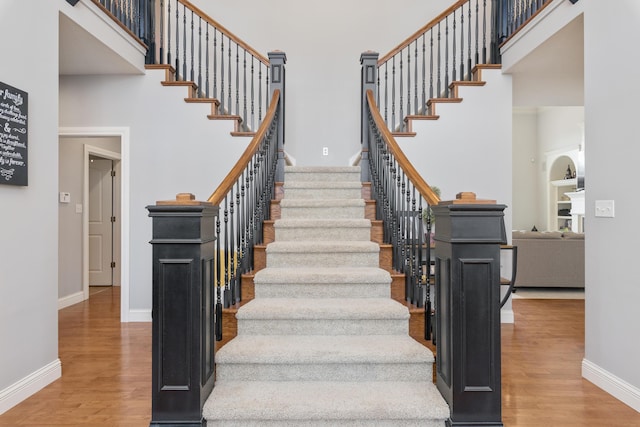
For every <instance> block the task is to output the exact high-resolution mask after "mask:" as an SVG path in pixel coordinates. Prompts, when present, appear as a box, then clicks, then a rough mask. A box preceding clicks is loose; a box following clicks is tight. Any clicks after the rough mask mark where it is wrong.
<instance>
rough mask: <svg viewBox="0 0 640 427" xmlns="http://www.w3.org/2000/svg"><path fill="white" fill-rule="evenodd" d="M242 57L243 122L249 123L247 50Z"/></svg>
mask: <svg viewBox="0 0 640 427" xmlns="http://www.w3.org/2000/svg"><path fill="white" fill-rule="evenodd" d="M243 52H244V53H243V59H242V123H245V125H246V123H247V51H246V50H243Z"/></svg>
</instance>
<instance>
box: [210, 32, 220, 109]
mask: <svg viewBox="0 0 640 427" xmlns="http://www.w3.org/2000/svg"><path fill="white" fill-rule="evenodd" d="M212 69H213V94H212V96H213V97H214V98H216V99H217V100H218V101H220V99H219V98H218V29H217V28H216V27H213V64H212ZM219 105H220V104H219V103H218V106H219Z"/></svg>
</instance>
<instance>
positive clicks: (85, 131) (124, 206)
mask: <svg viewBox="0 0 640 427" xmlns="http://www.w3.org/2000/svg"><path fill="white" fill-rule="evenodd" d="M58 134H59V136H67V137H92V136H116V137H120V167H121V172H122V176H121V179H120V199H121V202H120V217H121V218H122V221H121V223H120V224H121V229H120V233H121V236H122V238H121V239H120V260H121V264H120V266H121V269H120V286H121V288H120V289H121V292H120V321H121V322H123V323H125V322H128V321H129V267H130V265H129V263H130V260H129V237H130V235H129V223H130V215H129V194H130V186H131V178H130V176H131V175H130V172H131V171H130V160H129V152H130V147H131V141H130V131H129V128H128V127H61V128H59V129H58ZM92 149H93V150H95V152H96V153H100V152H106V150H102V149H100V148H97V147H92ZM107 153H108V152H107ZM85 155H86V154H85ZM85 201H87V203H88V197H85ZM88 212H89V208H88V207H86V206H85V208H84V210H83V224H84V222H85V218H84V216H85V215H88ZM86 221H87V224H88V217H87V219H86ZM84 234H86V233H85V232H84V230H83V235H84ZM83 239H84V238H83ZM83 245H84V247H88V246H87V245H86V243H83ZM84 256H85V254H84V250H83V257H84ZM83 265H88V259H87V260H83ZM84 270H85V268H84V267H83V278H82V281H83V289H86V290H85V292H86V293H85V298H88V297H89V294H88V292H89V288H88V286H86V288H85V286H84V284H85V283H86V284H88V282H89V278H88V271H87V277H86V278H85V276H84V273H85V271H84Z"/></svg>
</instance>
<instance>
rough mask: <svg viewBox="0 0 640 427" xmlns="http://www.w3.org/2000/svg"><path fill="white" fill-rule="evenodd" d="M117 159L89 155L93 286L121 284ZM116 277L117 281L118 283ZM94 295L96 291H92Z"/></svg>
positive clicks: (90, 276) (91, 273)
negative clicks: (116, 270)
mask: <svg viewBox="0 0 640 427" xmlns="http://www.w3.org/2000/svg"><path fill="white" fill-rule="evenodd" d="M115 164H116V161H115V160H113V159H108V158H104V157H101V156H97V155H95V154H90V155H89V177H88V178H89V179H88V187H89V225H88V230H89V231H88V232H89V236H88V242H89V247H88V250H89V265H88V268H89V286H90V287H104V286H113V285H114V284H119V275H117V274H115V268H116V266H117V265H118V264H119V262H118V261H119V260H117V258H118V257H117V256H116V255H117V254H116V248H117V247H118V245H117V242H116V240H117V237H119V232H118V230H116V227H115V226H116V222H117V216H116V212H117V202H118V200H116V199H117V194H116V191H115V190H116V188H117V187H118V185H117V183H116V171H115ZM116 277H117V278H118V279H117V282H118V283H115V282H116ZM89 294H90V295H89V296H91V294H92V292H91V291H90V292H89Z"/></svg>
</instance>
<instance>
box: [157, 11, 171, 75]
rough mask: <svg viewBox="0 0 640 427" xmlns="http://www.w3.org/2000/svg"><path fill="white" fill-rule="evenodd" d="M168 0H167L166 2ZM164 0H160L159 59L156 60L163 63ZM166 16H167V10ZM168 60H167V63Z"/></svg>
mask: <svg viewBox="0 0 640 427" xmlns="http://www.w3.org/2000/svg"><path fill="white" fill-rule="evenodd" d="M168 2H169V1H168V0H167V3H168ZM164 16H165V15H164V0H160V50H159V52H160V55H159V56H160V59H159V61H158V63H159V64H164V63H165V62H164ZM167 16H169V12H167ZM168 63H169V61H167V64H168Z"/></svg>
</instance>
